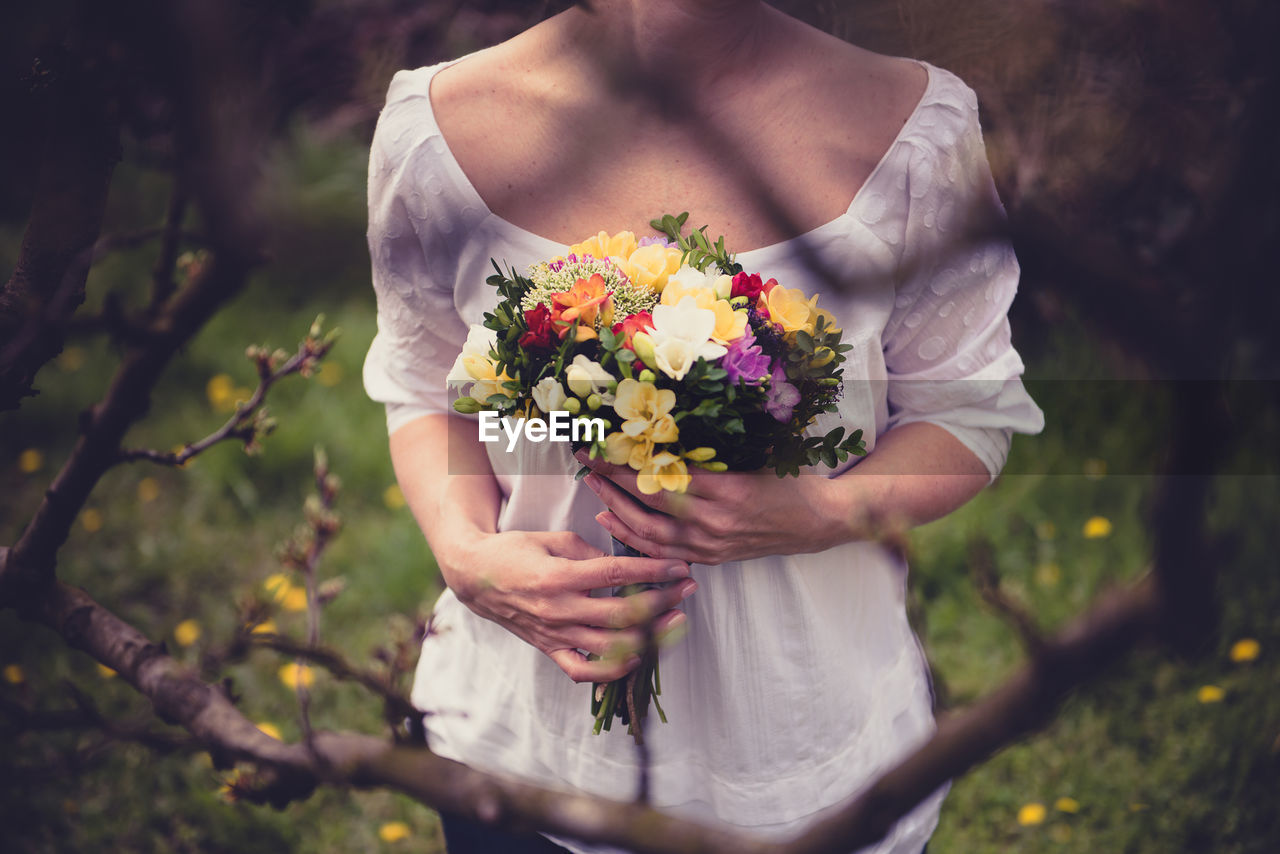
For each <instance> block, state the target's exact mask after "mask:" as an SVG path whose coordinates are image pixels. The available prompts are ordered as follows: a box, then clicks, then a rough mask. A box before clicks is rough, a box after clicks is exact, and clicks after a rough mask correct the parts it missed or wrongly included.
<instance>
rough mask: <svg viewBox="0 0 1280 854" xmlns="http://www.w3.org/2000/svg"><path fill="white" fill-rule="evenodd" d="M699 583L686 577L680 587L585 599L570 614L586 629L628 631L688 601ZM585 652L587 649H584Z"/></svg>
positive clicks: (678, 585)
mask: <svg viewBox="0 0 1280 854" xmlns="http://www.w3.org/2000/svg"><path fill="white" fill-rule="evenodd" d="M697 589H698V582H696V581H694V580H693V579H692V578H686V579H685V580H683V581H681V582H679V583H678V584H672V585H670V586H667V587H657V588H654V589H653V590H644V591H642V592H640V593H636V594H635V595H633V596H584V597H582V598H581V599H580V600H579V601H577V602H575V603H574V604H573V605H571V606H570V607H569V609H568V610H567V611H566V614H571V615H572V617H571V621H572V622H573V623H576V624H580V625H583V626H597V627H599V628H604V629H624V628H627V627H628V626H640V625H644V624H645V623H647V622H649V621H650V620H652V619H654V618H655V617H657V616H658V615H659V614H662V613H664V612H666V611H668V610H670V609H672V608H674V607H675V606H677V605H679V604H680V603H681V602H683V601H684V600H685V599H688V598H689V597H690V596H692V595H693V594H694V592H695V591H697ZM583 648H584V649H585V647H583Z"/></svg>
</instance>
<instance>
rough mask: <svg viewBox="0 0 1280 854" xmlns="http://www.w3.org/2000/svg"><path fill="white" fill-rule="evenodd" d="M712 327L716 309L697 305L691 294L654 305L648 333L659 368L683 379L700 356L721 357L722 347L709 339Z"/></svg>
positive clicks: (714, 323) (667, 373)
mask: <svg viewBox="0 0 1280 854" xmlns="http://www.w3.org/2000/svg"><path fill="white" fill-rule="evenodd" d="M715 328H716V315H715V312H713V311H710V310H709V309H705V308H698V302H697V300H695V299H694V298H693V297H692V296H686V297H683V298H681V300H680V302H678V303H676V304H675V305H659V306H655V307H654V309H653V328H652V329H651V330H649V332H648V336H649V339H650V341H652V342H653V357H654V361H655V362H657V367H658V370H660V371H662V372H663V373H664V374H666V375H667V376H669V377H671V378H672V379H674V380H682V379H684V375H685V374H687V373H688V372H689V369H690V368H692V367H693V363H694V362H696V361H697V360H698V359H699V358H703V359H706V360H708V361H710V360H712V359H718V358H720V357H721V356H723V355H724V354H725V353H726V352H727V351H726V350H725V348H724V347H722V346H721V345H719V344H716V343H715V342H713V341H711V333H712V332H714V331H715ZM641 334H643V333H641Z"/></svg>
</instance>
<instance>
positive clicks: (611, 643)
mask: <svg viewBox="0 0 1280 854" xmlns="http://www.w3.org/2000/svg"><path fill="white" fill-rule="evenodd" d="M555 637H556V640H554V641H553V642H552V643H551V644H549V645H551V646H555V647H559V646H562V645H563V646H567V647H569V648H570V649H579V650H582V651H583V652H590V653H593V654H595V655H598V656H600V657H601V658H616V659H619V660H621V659H624V658H626V657H627V656H629V655H638V654H639V653H640V651H641V650H642V649H643V648H644V632H642V631H640V630H639V629H636V628H630V629H623V630H621V631H614V630H612V629H593V628H590V627H588V626H569V627H567V628H565V629H563V630H562V631H559V632H556V635H555Z"/></svg>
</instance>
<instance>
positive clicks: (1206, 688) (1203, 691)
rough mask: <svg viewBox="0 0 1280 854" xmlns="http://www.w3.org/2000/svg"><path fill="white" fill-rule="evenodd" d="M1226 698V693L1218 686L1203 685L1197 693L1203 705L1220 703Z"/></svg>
mask: <svg viewBox="0 0 1280 854" xmlns="http://www.w3.org/2000/svg"><path fill="white" fill-rule="evenodd" d="M1225 696H1226V692H1224V691H1223V690H1222V689H1221V688H1219V687H1218V686H1217V685H1202V686H1201V687H1200V690H1199V691H1197V692H1196V699H1197V700H1199V701H1200V702H1202V703H1220V702H1222V698H1223V697H1225Z"/></svg>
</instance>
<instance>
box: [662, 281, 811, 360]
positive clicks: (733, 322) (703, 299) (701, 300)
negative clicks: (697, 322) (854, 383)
mask: <svg viewBox="0 0 1280 854" xmlns="http://www.w3.org/2000/svg"><path fill="white" fill-rule="evenodd" d="M684 297H693V300H694V302H696V303H697V305H698V308H705V309H707V310H708V311H710V312H712V313H714V314H715V316H716V326H715V329H713V330H712V331H711V340H712V341H714V342H716V343H717V344H728V343H729V342H730V341H732V340H734V339H735V338H741V337H742V336H743V335H744V334H745V333H746V331H747V313H746V312H745V311H735V310H734V308H733V306H732V305H730V304H729V301H728V300H722V299H720V298H718V297H717V296H716V294H715V291H713V290H711V288H697V287H692V288H691V287H686V286H685V285H682V284H680V283H679V282H670V283H669V284H668V285H667V287H666V288H665V289H664V290H663V291H662V300H661V303H662V305H679V304H680V300H681V299H682V298H684ZM832 355H834V354H832Z"/></svg>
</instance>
